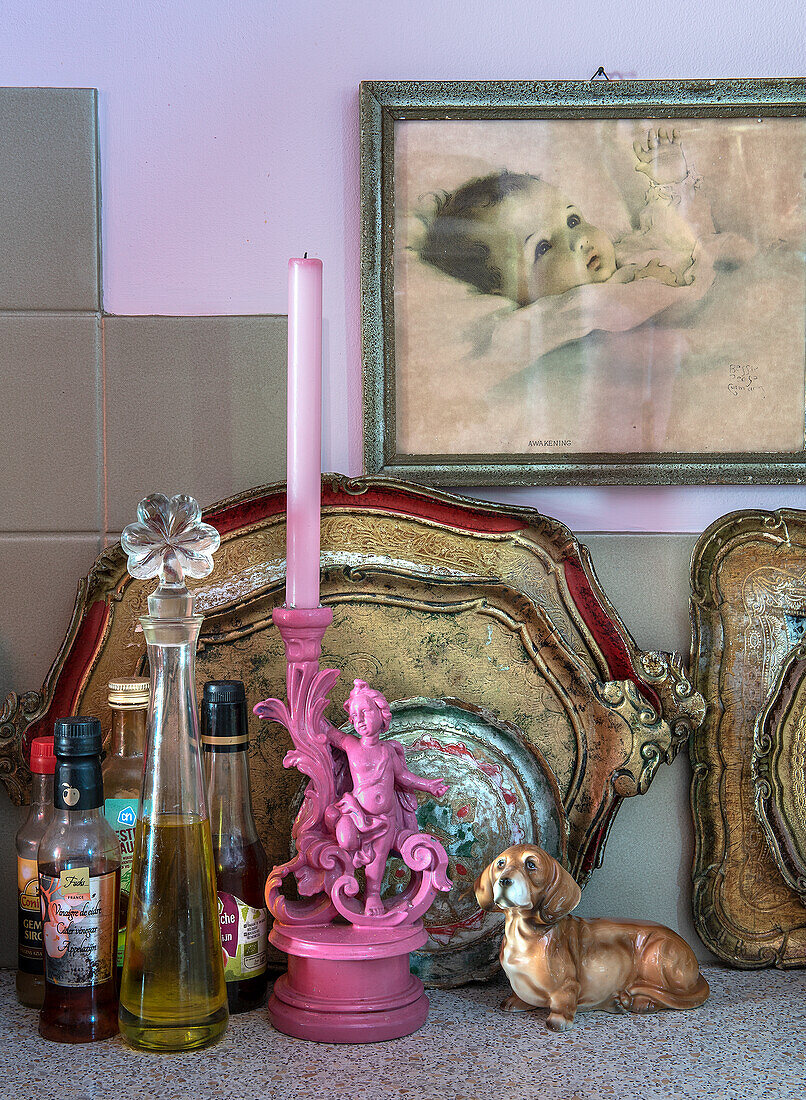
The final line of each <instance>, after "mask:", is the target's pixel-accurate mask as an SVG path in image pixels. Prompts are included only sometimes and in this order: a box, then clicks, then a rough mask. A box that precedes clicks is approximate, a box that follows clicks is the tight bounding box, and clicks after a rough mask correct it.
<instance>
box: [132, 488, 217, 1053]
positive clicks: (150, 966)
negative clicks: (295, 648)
mask: <svg viewBox="0 0 806 1100" xmlns="http://www.w3.org/2000/svg"><path fill="white" fill-rule="evenodd" d="M137 515H138V519H139V522H138V523H135V524H132V525H131V526H129V527H127V528H126V530H125V531H124V532H123V536H122V538H121V544H122V546H123V548H124V549H125V550H126V552H127V554H128V566H129V572H130V573H131V575H132V576H133V577H137V578H138V579H141V580H144V579H146V578H148V577H151V576H156V575H157V574H159V578H160V583H159V586H158V588H157V589H156V591H155V592H153V593H152V594H151V595H150V596H149V597H148V615H144V616H143V617H142V618H141V619H140V624H141V626H142V628H143V633H144V635H145V639H146V645H147V647H148V665H149V670H150V673H151V702H150V706H149V711H148V722H147V730H146V752H145V767H144V770H143V785H142V789H141V793H140V800H139V803H138V812H137V831H136V833H135V839H134V856H133V859H132V871H131V885H130V896H129V918H128V924H127V929H126V950H125V954H124V957H123V972H122V974H121V979H120V1011H119V1017H118V1019H119V1022H120V1032H121V1035H122V1036H123V1038H124V1039H125V1040H126V1042H128V1043H129V1044H130V1046H133V1047H134V1048H135V1049H137V1050H152V1051H176V1050H196V1049H199V1048H201V1047H206V1046H209V1045H210V1044H211V1043H214V1042H216V1040H218V1039H220V1038H221V1036H222V1035H223V1034H224V1032H225V1030H226V1027H227V1021H228V1019H229V1011H228V1008H227V989H226V983H225V981H224V965H223V962H222V958H221V935H220V932H219V923H218V899H217V897H216V885H215V870H214V867H213V851H212V841H211V838H210V821H209V818H208V815H207V797H206V793H205V785H204V775H203V768H202V761H201V749H200V746H199V724H198V715H197V711H196V697H195V677H194V665H195V657H196V642H197V640H198V637H199V630H200V629H201V624H202V617H201V615H194V614H193V596H192V595H191V594H190V592H189V591H188V589H187V587H186V585H185V581H184V578H185V574H187V575H188V576H194V577H204V576H207V574H208V573H209V572H210V571H211V570H212V568H213V559H212V555H213V553H214V551H215V550H217V549H218V543H219V537H218V532H217V531H216V530H215V529H214V528H212V527H210V526H208V525H207V524H204V523H201V509H200V508H199V506H198V504H197V503H196V501H195V500H193V499H192V498H191V497H186V496H175V497H172V498H171V499H170V500H169V499H168V498H167V497H165V496H162V495H161V494H155V495H154V496H152V497H148V498H147V499H146V500H143V501H141V502H140V505H139V507H138V509H137Z"/></svg>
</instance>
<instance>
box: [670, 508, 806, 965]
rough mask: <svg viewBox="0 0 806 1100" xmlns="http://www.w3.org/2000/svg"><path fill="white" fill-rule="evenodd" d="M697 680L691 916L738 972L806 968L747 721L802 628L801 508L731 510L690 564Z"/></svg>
mask: <svg viewBox="0 0 806 1100" xmlns="http://www.w3.org/2000/svg"><path fill="white" fill-rule="evenodd" d="M691 590H692V600H691V606H692V627H693V641H692V651H691V668H692V671H693V679H694V683H695V687H696V688H697V690H698V691H699V692H701V693H702V695H703V696H704V697H705V700H706V702H707V704H708V709H707V712H706V717H705V721H704V722H703V724H702V725H701V727H700V728H699V730H697V731H696V732H695V733H694V736H693V738H692V743H691V759H692V765H693V768H694V778H693V781H692V788H691V804H692V809H693V813H694V828H695V841H696V847H695V856H694V892H693V906H694V923H695V925H696V927H697V931H698V932H699V934H700V936H701V938H702V939H703V941H704V942H705V943H706V944H707V946H708V947H709V948H710V949H711V950H712V951H713V952H714V954H716V955H718V956H719V957H720V958H721V959H724V960H725V961H726V962H729V963H731V964H732V965H734V966H740V967H745V968H749V967H761V966H773V965H775V966H782V967H787V966H804V965H806V908H804V905H803V903H802V901H801V899H800V897H799V896H798V894H797V893H796V892H795V891H794V890H793V889H792V887H791V886H790V885H787V883H786V881H785V880H784V878H783V876H782V874H781V871H780V869H779V867H778V865H777V864H776V861H775V858H774V856H773V852H772V850H771V848H770V845H769V844H768V842H767V837H766V836H765V833H764V830H763V828H762V826H761V824H760V822H759V819H758V817H757V815H756V788H755V783H754V775H753V751H754V727H755V724H756V721H757V719H758V717H759V714H760V712H761V711H762V709H763V707H764V704H765V702H766V700H767V698H768V697H769V695H770V692H771V691H772V689H773V686H774V684H775V682H776V678H777V676H778V674H779V670H780V669H781V667H782V664H783V663H784V661H785V659H786V657H787V655H788V654H789V653H790V651H791V650H792V648H793V646H794V645H795V644H796V643H797V642H798V641H799V640H800V638H801V636H802V634H803V631H804V628H805V627H806V513H804V512H801V511H794V510H789V509H787V510H781V511H779V512H755V511H744V512H732V513H731V514H729V515H726V516H723V518H722V519H720V520H717V522H716V523H714V524H712V525H711V527H709V528H708V530H707V531H705V532H704V534H703V535H702V536H701V537H700V539H699V541H698V542H697V545H696V546H695V548H694V553H693V556H692V564H691Z"/></svg>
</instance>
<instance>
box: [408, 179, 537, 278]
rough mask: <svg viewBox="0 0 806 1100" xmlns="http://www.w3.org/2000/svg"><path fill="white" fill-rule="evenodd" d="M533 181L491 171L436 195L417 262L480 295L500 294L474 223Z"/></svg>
mask: <svg viewBox="0 0 806 1100" xmlns="http://www.w3.org/2000/svg"><path fill="white" fill-rule="evenodd" d="M537 179H538V177H537V176H532V175H528V174H526V173H518V172H494V173H493V174H492V175H490V176H484V177H482V178H481V179H474V180H469V181H468V182H467V183H464V184H462V186H461V187H460V188H458V190H456V191H454V192H453V193H452V194H448V193H447V192H443V193H442V194H441V195H439V196H437V200H436V209H435V211H434V214H433V216H432V217H431V219H430V221H429V222H428V223H427V230H426V235H425V239H424V241H423V243H422V245H421V246H420V249H419V253H420V259H421V260H424V261H425V262H426V263H429V264H431V265H432V266H433V267H437V268H439V270H440V271H444V272H445V273H446V274H448V275H452V276H453V277H454V278H455V279H462V280H463V281H464V282H466V283H470V285H471V286H474V287H476V289H477V290H480V291H481V292H482V293H483V294H498V293H500V291H501V271H500V270H499V269H498V268H497V267H496V266H494V265H493V264H491V263H490V249H489V247H488V246H487V245H486V244H485V243H484V241H482V240H480V239H479V234H478V229H477V226H476V221H477V219H478V218H479V216H480V215H481V214H482V212H483V211H484V210H486V209H488V208H489V207H491V206H497V205H498V204H499V203H500V202H503V200H504V199H505V198H507V196H508V195H513V194H516V193H517V192H518V191H525V190H526V188H527V187H528V186H529V185H530V184H531V183H534V182H535V180H537Z"/></svg>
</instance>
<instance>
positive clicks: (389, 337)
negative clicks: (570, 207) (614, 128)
mask: <svg viewBox="0 0 806 1100" xmlns="http://www.w3.org/2000/svg"><path fill="white" fill-rule="evenodd" d="M360 107H361V333H362V361H363V379H364V382H363V389H364V470H365V472H366V473H368V474H384V475H388V476H392V477H401V478H407V479H409V480H413V481H422V482H426V483H428V484H432V485H457V486H458V485H496V484H505V485H559V484H564V485H582V484H587V485H592V484H593V485H703V484H729V485H730V484H743V483H748V482H750V483H761V484H769V485H782V484H796V483H799V482H802V481H804V480H806V447H805V448H804V450H802V451H796V452H791V453H784V452H774V453H752V452H748V453H731V454H707V455H704V454H678V455H675V457H674V458H672V459H670V458H669V456H668V455H665V454H654V453H637V454H629V455H613V454H586V455H584V456H583V455H567V456H565V455H563V456H562V459H559V458H558V456H557V455H555V454H551V455H547V456H545V459H541V458H538V457H535V458H531V459H530V460H529V461H524V459H523V457H522V456H517V455H515V456H513V455H505V454H476V455H460V456H451V455H436V454H431V455H414V456H412V455H401V454H399V453H398V452H397V449H396V444H395V345H394V285H393V278H394V276H393V257H394V246H395V241H394V124H395V122H396V121H397V120H402V119H462V118H467V119H540V118H567V119H580V118H645V117H650V118H697V117H705V118H709V117H710V118H730V117H738V118H741V117H743V116H747V117H764V116H783V117H786V116H793V117H796V116H802V115H804V114H806V81H804V80H797V79H789V78H787V79H753V80H750V79H735V80H624V81H607V80H602V81H470V82H461V83H460V82H452V81H445V82H443V81H422V82H413V81H364V82H363V83H362V84H361V91H360Z"/></svg>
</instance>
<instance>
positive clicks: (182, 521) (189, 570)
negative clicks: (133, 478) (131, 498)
mask: <svg viewBox="0 0 806 1100" xmlns="http://www.w3.org/2000/svg"><path fill="white" fill-rule="evenodd" d="M137 520H138V522H137V523H130V524H129V526H128V527H127V528H126V529H125V531H124V532H123V534H122V536H121V539H120V543H121V546H122V547H123V549H124V550H125V551H126V553H127V555H128V568H129V573H131V575H132V576H133V577H137V578H138V580H147V579H148V578H149V577H156V576H159V579H160V583H159V587H158V588H157V589H156V591H155V592H154V593H153V594H152V595H151V596H149V598H148V610H149V613H150V614H151V615H154V616H157V617H160V618H166V617H169V618H174V617H178V616H182V615H192V614H193V597H192V596H191V595H190V593H189V592H188V590H187V588H186V586H185V577H197V578H201V577H206V576H208V575H209V574H210V573H211V572H212V571H213V554H214V553H215V552H216V550H217V549H218V547H219V545H220V543H221V537H220V535H219V534H218V531H216V529H215V527H211V526H210V524H209V523H202V522H201V508H200V507H199V505H198V504H197V503H196V501H195V500H194V499H193V497H189V496H185V495H183V494H180V495H179V496H175V497H171V498H170V499H168V497H166V496H163V494H162V493H154V494H153V495H152V496H149V497H146V498H145V500H141V501H140V503H139V505H138V507H137Z"/></svg>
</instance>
